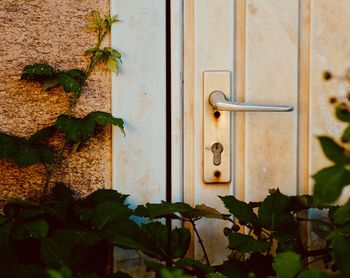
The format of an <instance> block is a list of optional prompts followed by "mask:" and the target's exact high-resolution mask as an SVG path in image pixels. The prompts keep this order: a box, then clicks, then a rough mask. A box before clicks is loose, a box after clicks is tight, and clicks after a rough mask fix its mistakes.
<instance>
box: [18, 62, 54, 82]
mask: <svg viewBox="0 0 350 278" xmlns="http://www.w3.org/2000/svg"><path fill="white" fill-rule="evenodd" d="M54 75H55V71H54V69H53V68H52V67H51V66H50V65H48V64H33V65H27V66H25V67H24V69H23V72H22V76H21V79H25V80H35V81H43V80H47V79H51V78H52V77H53V76H54Z"/></svg>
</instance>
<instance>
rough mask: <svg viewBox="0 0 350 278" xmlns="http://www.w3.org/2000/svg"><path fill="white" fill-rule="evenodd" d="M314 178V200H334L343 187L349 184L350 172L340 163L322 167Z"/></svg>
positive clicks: (328, 201)
mask: <svg viewBox="0 0 350 278" xmlns="http://www.w3.org/2000/svg"><path fill="white" fill-rule="evenodd" d="M313 178H314V180H315V186H314V197H315V201H316V202H321V203H332V202H335V201H336V200H337V199H338V198H339V196H340V194H341V192H342V190H343V187H345V186H346V185H348V184H350V172H349V171H347V170H346V169H345V168H344V167H343V166H341V165H335V166H331V167H328V168H324V169H322V170H320V171H319V172H317V173H316V174H315V175H314V176H313Z"/></svg>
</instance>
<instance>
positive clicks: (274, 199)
mask: <svg viewBox="0 0 350 278" xmlns="http://www.w3.org/2000/svg"><path fill="white" fill-rule="evenodd" d="M289 205H290V200H289V198H288V197H287V196H286V195H283V194H281V192H280V191H279V189H277V190H276V191H274V192H273V193H271V194H270V195H269V196H268V197H266V198H265V200H264V201H263V202H262V204H261V206H260V208H259V213H258V217H259V220H260V223H261V224H262V226H263V227H265V228H267V229H270V230H277V229H279V228H286V226H287V227H288V226H291V225H294V224H295V220H294V217H293V215H292V214H291V213H290V212H289V211H288V208H289Z"/></svg>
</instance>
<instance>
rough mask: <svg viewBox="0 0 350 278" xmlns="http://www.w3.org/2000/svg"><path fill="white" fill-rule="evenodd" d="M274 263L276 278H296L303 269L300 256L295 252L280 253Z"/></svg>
mask: <svg viewBox="0 0 350 278" xmlns="http://www.w3.org/2000/svg"><path fill="white" fill-rule="evenodd" d="M273 261H274V262H273V264H272V267H273V269H274V270H275V271H276V278H294V277H295V276H296V275H297V274H298V273H299V272H300V271H301V270H302V268H303V262H302V260H301V257H300V255H299V254H296V253H294V252H284V253H279V254H277V256H276V257H275V258H274V260H273Z"/></svg>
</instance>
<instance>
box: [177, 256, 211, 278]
mask: <svg viewBox="0 0 350 278" xmlns="http://www.w3.org/2000/svg"><path fill="white" fill-rule="evenodd" d="M175 266H176V267H178V268H191V269H193V270H194V271H195V272H196V274H198V275H200V276H203V275H205V274H208V273H210V272H213V271H214V269H213V267H211V266H210V265H207V264H204V263H202V262H201V261H197V260H194V259H190V258H183V259H179V260H178V261H176V262H175Z"/></svg>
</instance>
